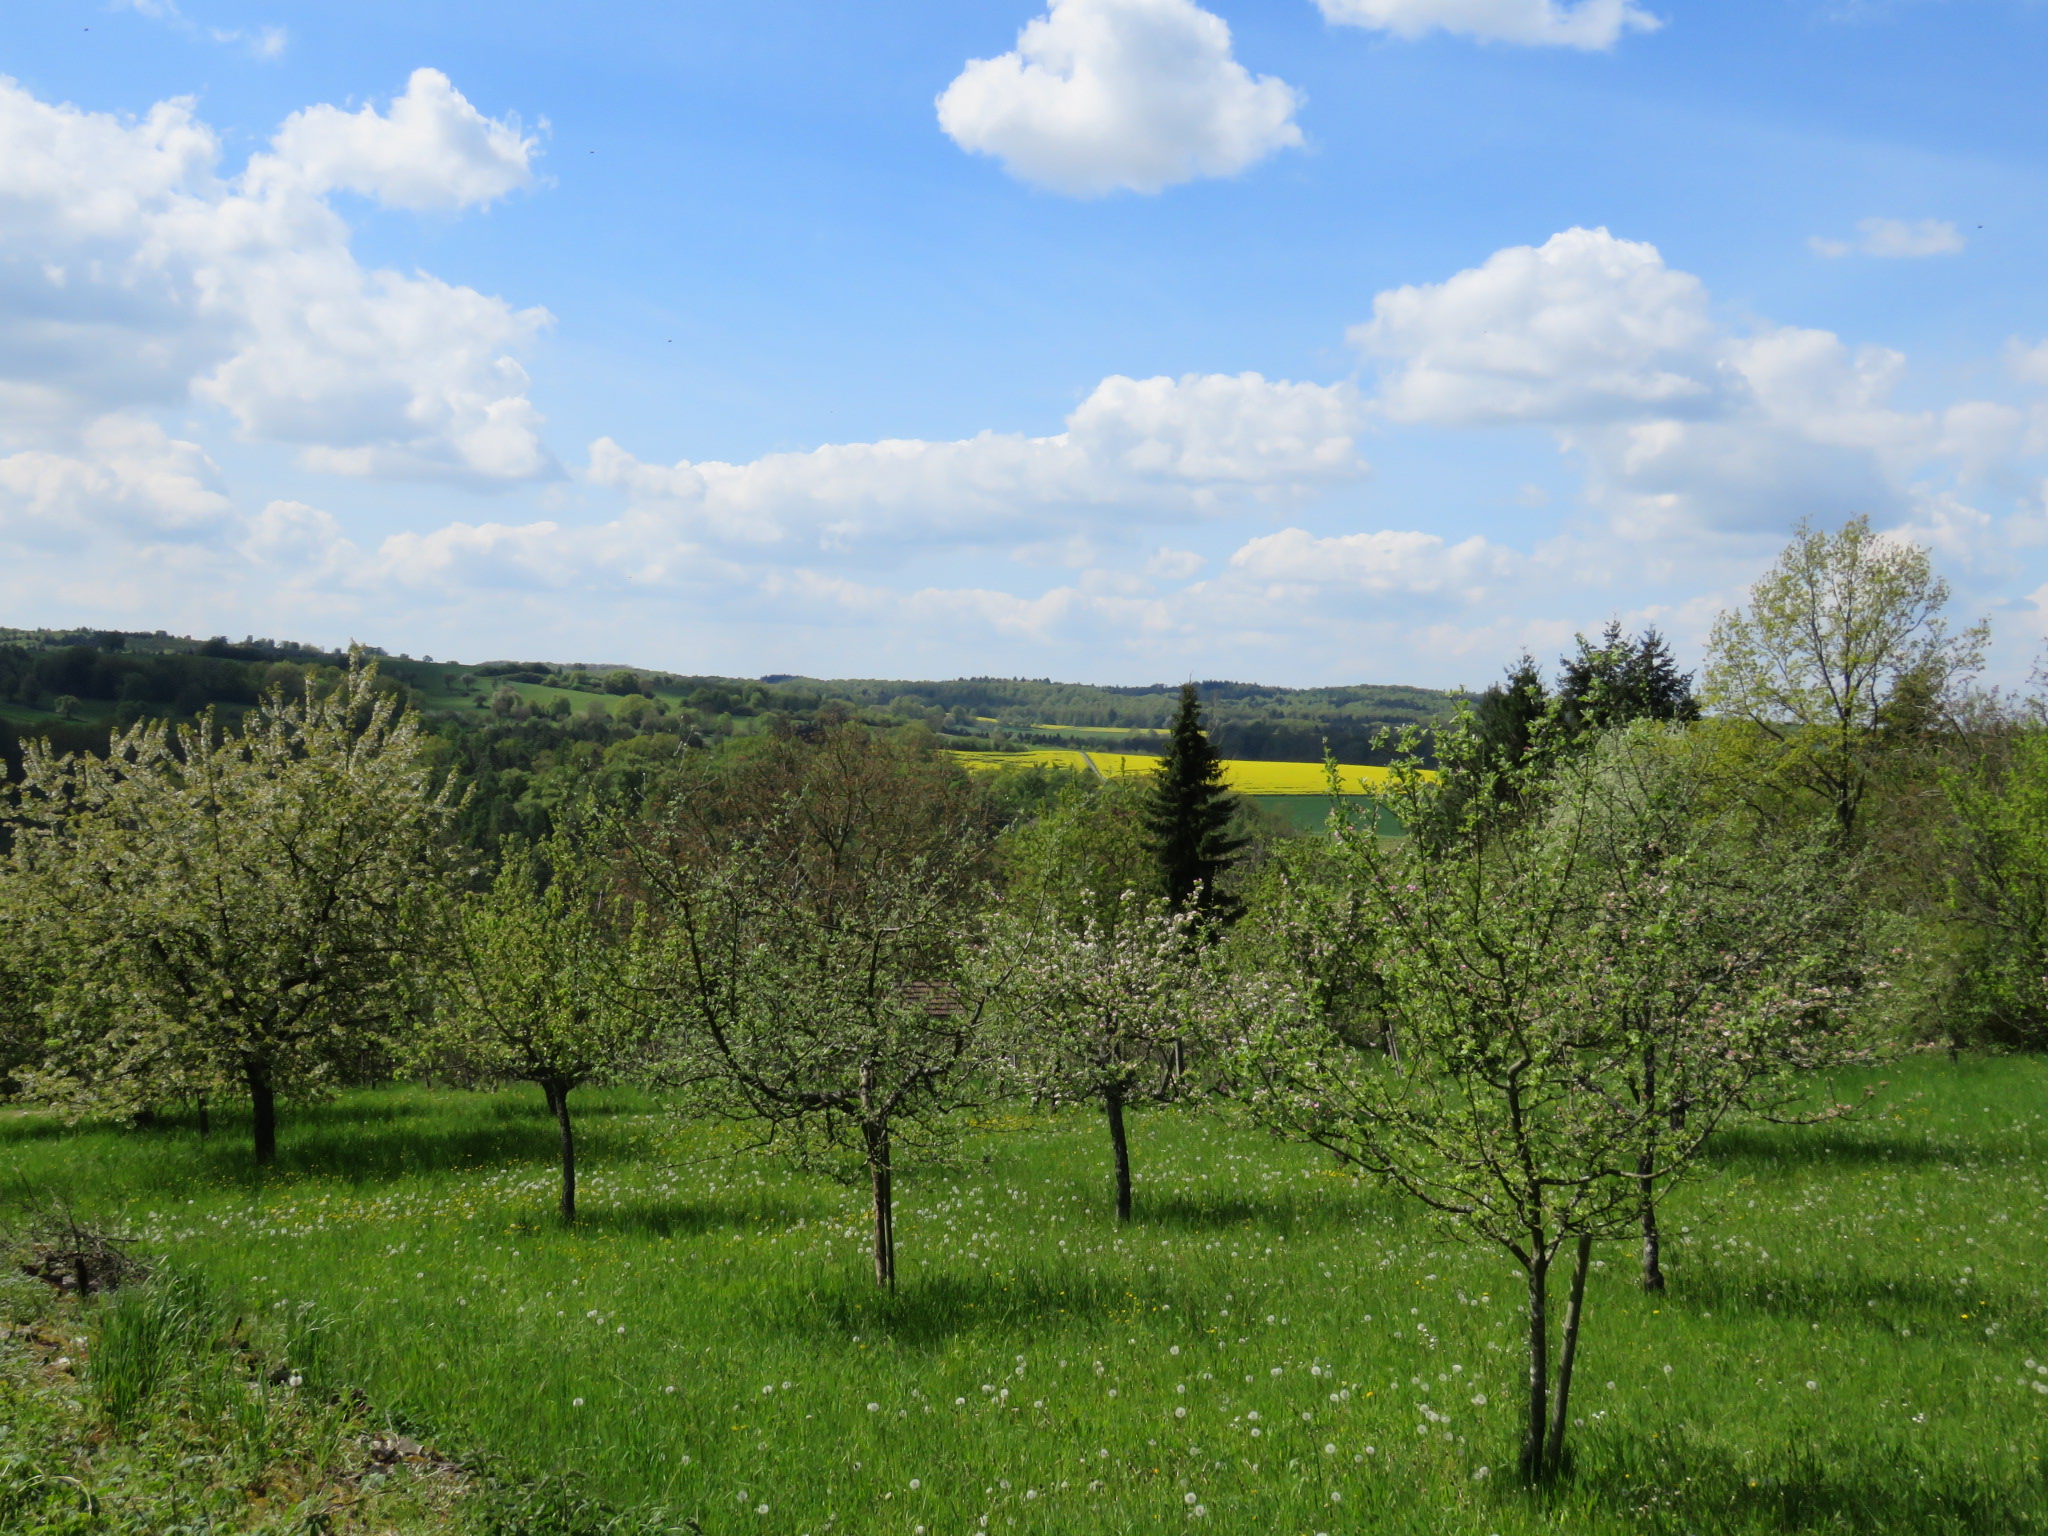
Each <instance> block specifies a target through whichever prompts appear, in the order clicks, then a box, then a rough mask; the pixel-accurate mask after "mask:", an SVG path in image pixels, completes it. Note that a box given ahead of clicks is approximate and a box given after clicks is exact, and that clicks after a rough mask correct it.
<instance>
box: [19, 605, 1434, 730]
mask: <svg viewBox="0 0 2048 1536" xmlns="http://www.w3.org/2000/svg"><path fill="white" fill-rule="evenodd" d="M368 649H369V653H370V654H371V655H373V656H375V657H377V658H378V662H379V666H380V669H381V671H382V673H383V675H384V677H385V678H386V679H387V680H388V681H389V683H390V685H391V686H392V687H393V688H394V689H397V690H402V691H403V692H404V694H405V695H406V697H407V699H408V701H409V702H411V703H412V704H414V705H415V706H417V707H418V708H419V709H420V710H421V711H422V712H423V713H424V714H426V715H427V716H428V717H429V718H430V719H433V720H435V721H436V722H437V729H439V730H441V731H442V732H443V733H444V734H446V733H448V732H451V731H452V732H454V733H456V734H458V735H459V734H463V733H465V732H466V731H467V730H469V729H471V728H481V727H484V726H493V727H509V726H513V725H524V724H526V723H528V722H533V723H536V724H538V723H542V722H548V721H554V722H574V723H576V724H577V726H578V729H579V732H582V733H590V732H595V733H597V734H604V735H618V734H620V733H622V732H632V733H646V732H671V733H674V734H676V735H678V736H679V737H683V738H686V739H695V740H701V741H704V742H706V743H709V742H711V741H715V740H718V739H722V738H726V737H731V736H735V735H748V734H753V733H756V732H759V731H763V730H767V729H771V728H773V726H774V725H775V723H776V722H777V721H780V722H783V723H785V724H790V725H801V724H804V723H814V722H820V721H828V720H838V719H859V720H866V721H868V722H870V723H872V724H875V725H878V726H898V727H900V726H905V725H913V724H921V725H923V726H925V727H927V728H928V729H930V730H931V731H932V732H934V733H935V734H936V735H938V736H939V737H941V738H943V740H944V744H945V745H947V746H949V747H953V748H956V749H972V750H988V751H1002V750H1006V749H1030V748H1040V747H1050V746H1080V747H1091V748H1101V749H1104V750H1126V751H1139V752H1142V751H1146V750H1149V749H1151V748H1152V747H1154V746H1155V745H1156V743H1157V738H1158V735H1159V733H1160V732H1161V731H1162V730H1163V729H1164V728H1165V726H1166V724H1167V723H1168V721H1169V720H1170V719H1171V717H1172V714H1173V710H1174V705H1175V699H1176V696H1177V694H1178V692H1179V685H1178V684H1170V683H1155V684H1150V685H1147V686H1144V687H1130V688H1105V687H1096V686H1092V685H1089V684H1085V683H1056V682H1053V681H1052V680H1051V679H1049V678H1036V679H1032V678H1000V677H970V678H955V679H953V680H951V681H945V682H931V681H915V680H886V679H873V678H810V677H800V676H794V675H791V674H786V673H785V674H770V675H769V676H766V677H758V678H736V677H720V676H693V675H686V674H682V673H674V672H664V671H659V670H654V669H647V668H634V667H629V666H620V665H617V664H612V663H606V664H601V665H600V664H596V663H585V662H548V661H487V662H477V663H466V662H455V661H448V660H437V659H435V658H433V657H429V656H420V657H414V656H405V655H400V656H392V655H388V654H386V653H385V652H383V651H382V650H379V649H377V648H375V647H371V648H368ZM347 660H348V658H347V655H346V653H344V652H340V651H330V650H323V649H321V648H319V647H317V646H307V645H299V644H295V643H292V642H289V641H277V640H259V639H256V638H254V637H250V638H247V639H243V640H239V641H231V640H229V639H227V638H226V637H225V636H216V637H214V638H212V639H205V640H201V639H194V638H192V637H189V636H180V635H171V634H167V633H165V632H163V631H161V630H159V631H156V632H154V633H140V632H134V631H113V630H19V629H0V752H4V753H5V755H7V756H8V757H10V758H12V757H13V756H14V755H15V753H16V751H17V750H18V749H17V748H16V747H15V745H14V742H13V740H12V738H14V737H16V736H19V735H39V736H45V737H48V738H50V739H51V740H52V742H53V743H54V744H55V745H58V746H59V747H63V748H66V749H78V748H93V747H95V746H97V747H100V748H103V747H104V744H105V742H106V739H107V733H108V731H109V730H110V729H112V728H115V727H118V726H124V725H128V724H131V723H133V722H134V721H136V720H140V719H144V718H172V719H189V718H191V717H192V716H194V715H196V714H197V713H199V712H200V711H201V710H204V709H207V708H209V707H211V708H214V709H216V710H218V711H220V712H221V713H223V714H226V715H229V716H235V715H238V714H239V713H240V712H241V711H242V710H244V709H246V708H248V707H249V706H250V705H252V704H254V703H255V702H256V701H257V699H259V698H260V697H261V696H262V694H263V693H264V691H265V690H266V689H268V688H271V687H275V686H279V685H283V686H286V687H293V686H297V685H298V684H299V683H300V682H301V681H302V680H303V679H304V678H305V677H306V676H307V675H308V673H309V672H317V671H319V670H323V669H328V668H339V667H342V666H345V665H346V664H347ZM1197 686H1198V687H1199V688H1200V690H1201V693H1202V697H1203V699H1204V701H1205V703H1206V704H1207V707H1208V714H1209V722H1210V732H1211V736H1212V739H1213V740H1214V741H1215V744H1216V746H1217V749H1218V751H1219V752H1221V753H1222V755H1223V756H1225V757H1231V758H1246V759H1252V760H1256V761H1268V762H1312V761H1316V760H1318V759H1320V758H1321V757H1322V755H1323V752H1324V748H1325V745H1326V744H1327V746H1328V747H1329V749H1330V750H1332V751H1334V752H1335V753H1336V755H1337V757H1338V758H1339V759H1340V760H1341V761H1344V762H1352V763H1369V762H1378V761H1384V754H1383V753H1376V752H1375V751H1374V749H1373V746H1372V742H1373V739H1374V737H1375V736H1376V735H1377V734H1378V733H1379V732H1380V731H1382V730H1384V729H1386V728H1388V727H1396V728H1398V727H1401V726H1409V725H1413V726H1422V727H1426V726H1428V725H1429V724H1431V723H1432V722H1434V721H1436V720H1439V719H1441V718H1443V717H1444V716H1446V715H1447V714H1449V712H1450V710H1451V708H1452V706H1453V704H1454V701H1455V698H1456V696H1455V695H1453V694H1450V693H1444V692H1439V691H1437V690H1434V689H1428V688H1408V687H1399V686H1387V685H1376V684H1358V685H1355V686H1349V687H1341V688H1275V687H1267V686H1264V685H1261V684H1256V683H1239V682H1226V681H1209V682H1203V683H1200V684H1198V685H1197Z"/></svg>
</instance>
